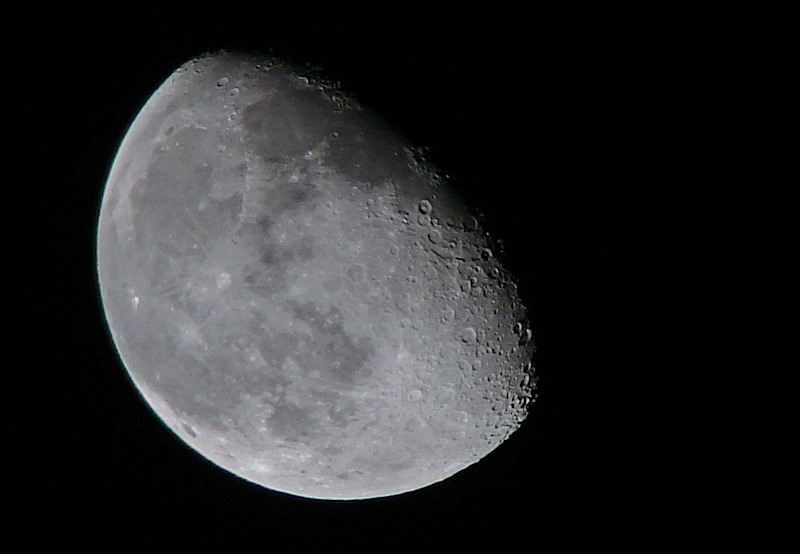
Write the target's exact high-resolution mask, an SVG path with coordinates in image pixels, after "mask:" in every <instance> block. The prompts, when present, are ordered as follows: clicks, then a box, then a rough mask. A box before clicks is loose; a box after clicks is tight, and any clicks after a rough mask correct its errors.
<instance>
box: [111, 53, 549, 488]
mask: <svg viewBox="0 0 800 554" xmlns="http://www.w3.org/2000/svg"><path fill="white" fill-rule="evenodd" d="M418 151H419V150H417V149H414V148H412V147H410V145H408V144H406V142H405V141H404V139H403V138H402V137H401V135H400V134H398V132H396V131H394V130H393V129H392V128H390V127H389V126H388V125H387V124H386V123H384V122H382V120H381V119H380V118H379V117H377V116H376V115H375V114H373V113H372V112H370V111H369V110H367V109H366V108H364V107H361V106H359V105H358V104H357V103H356V102H355V101H354V100H352V99H349V98H348V97H347V96H346V95H344V94H342V93H341V92H340V91H339V89H338V87H337V86H335V85H334V84H331V83H330V82H327V81H324V80H322V79H319V78H317V77H315V76H314V75H311V74H309V72H308V71H307V70H304V68H297V67H294V66H291V65H289V64H286V63H283V62H281V61H278V60H275V59H269V58H264V57H260V56H255V55H248V54H240V53H230V52H218V53H215V54H208V55H204V56H201V57H198V58H196V59H193V60H191V61H189V62H187V63H186V64H184V65H183V66H181V67H180V68H179V69H177V70H176V71H175V72H174V73H173V74H172V75H171V76H170V77H169V78H168V79H167V80H166V81H165V82H164V83H163V84H162V85H161V86H160V87H159V88H158V89H157V90H156V91H155V92H154V93H153V95H152V97H151V98H150V99H149V100H148V101H147V103H146V104H145V106H144V107H143V108H142V110H141V112H140V113H139V114H138V116H137V117H136V119H135V120H134V122H133V123H132V125H131V126H130V128H129V130H128V131H127V133H126V135H125V137H124V139H123V141H122V144H121V145H120V148H119V151H118V153H117V155H116V158H115V160H114V163H113V165H112V168H111V171H110V174H109V177H108V182H107V184H106V188H105V192H104V196H103V200H102V206H101V211H100V218H99V225H98V232H97V262H98V275H99V283H100V291H101V296H102V301H103V306H104V310H105V315H106V319H107V322H108V325H109V328H110V331H111V334H112V337H113V340H114V343H115V345H116V348H117V350H118V352H119V354H120V358H121V359H122V362H123V364H124V366H125V368H126V369H127V371H128V373H129V375H130V377H131V379H132V381H133V383H134V384H135V386H136V388H137V389H138V390H139V392H140V393H141V395H142V396H143V397H144V399H145V400H146V402H147V403H148V404H149V406H150V407H151V408H152V410H153V411H154V412H155V413H156V414H157V415H158V417H159V418H160V419H161V420H162V421H163V422H164V423H165V424H166V425H167V426H168V427H169V428H170V429H171V430H172V431H173V432H174V433H176V434H177V435H178V436H179V437H180V438H181V439H182V440H183V441H185V442H186V443H187V444H188V445H189V446H190V447H191V448H193V449H194V450H196V451H197V452H199V453H200V454H201V455H203V456H204V457H206V458H207V459H209V460H211V461H212V462H214V463H215V464H216V465H218V466H220V467H221V468H224V469H226V470H228V471H230V472H232V473H234V474H235V475H238V476H240V477H242V478H244V479H247V480H249V481H252V482H254V483H257V484H259V485H262V486H264V487H267V488H269V489H272V490H275V491H282V492H286V493H290V494H294V495H299V496H304V497H310V498H323V499H361V498H372V497H379V496H388V495H393V494H399V493H402V492H406V491H412V490H415V489H419V488H421V487H425V486H427V485H430V484H432V483H435V482H438V481H441V480H443V479H445V478H447V477H449V476H451V475H453V474H454V473H456V472H458V471H460V470H461V469H463V468H465V467H467V466H469V465H471V464H473V463H475V462H477V461H478V460H480V459H481V458H483V457H484V456H486V455H487V454H488V453H489V452H491V451H492V450H493V449H495V448H496V447H497V446H498V445H499V444H501V443H502V442H503V441H504V440H505V439H506V438H507V437H508V436H509V435H510V434H511V433H512V432H513V431H514V430H515V429H517V428H518V427H519V425H520V423H521V422H522V420H523V419H524V418H525V416H526V414H527V410H528V405H529V403H530V401H531V400H532V399H533V398H534V397H535V385H534V382H535V377H534V376H533V375H532V372H533V370H532V366H531V363H530V360H531V356H532V351H533V344H532V341H531V340H530V339H531V331H530V328H529V326H528V323H527V322H528V319H527V314H526V311H525V308H524V307H523V305H522V303H521V301H520V297H519V294H518V292H517V287H516V285H515V282H514V280H513V279H512V278H511V276H509V275H508V274H507V272H506V270H505V269H504V268H503V267H502V266H501V264H500V263H499V261H498V260H497V258H496V256H495V255H494V254H493V252H492V242H491V239H490V237H488V235H487V234H486V232H485V231H484V230H483V228H482V226H481V224H480V223H479V222H478V220H477V219H476V218H475V217H473V215H472V212H471V211H470V210H469V209H468V208H467V207H466V206H465V205H464V203H463V201H462V200H461V198H460V197H459V195H458V194H457V193H456V192H455V191H454V190H453V188H452V187H451V186H450V185H448V183H447V182H446V180H444V179H442V178H441V177H440V175H439V174H438V173H437V171H436V169H435V168H433V167H431V166H430V165H429V164H427V163H425V161H424V159H421V158H420V156H419V155H418V154H417V153H418Z"/></svg>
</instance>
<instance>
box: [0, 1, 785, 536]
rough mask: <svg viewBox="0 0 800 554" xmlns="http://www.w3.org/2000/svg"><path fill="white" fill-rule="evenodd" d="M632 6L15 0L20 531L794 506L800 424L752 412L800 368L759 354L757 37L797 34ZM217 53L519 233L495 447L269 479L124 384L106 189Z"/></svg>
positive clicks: (576, 518) (627, 529) (681, 9)
mask: <svg viewBox="0 0 800 554" xmlns="http://www.w3.org/2000/svg"><path fill="white" fill-rule="evenodd" d="M642 4H646V6H642V7H639V8H638V9H635V10H630V9H625V10H623V9H618V10H615V9H612V8H606V7H599V6H596V5H595V6H593V7H590V8H587V7H585V6H580V7H578V6H577V5H574V6H566V5H565V4H563V3H560V2H540V3H537V4H535V6H534V7H533V8H532V10H531V11H529V12H528V11H525V12H522V11H517V10H513V9H510V8H509V9H505V10H503V9H499V8H493V9H488V8H486V7H482V8H463V7H461V8H459V9H458V10H454V11H452V12H445V11H442V10H436V11H432V10H431V9H430V8H428V9H423V10H419V9H416V8H412V7H410V6H403V5H394V6H391V7H385V8H382V9H381V10H380V12H379V11H378V9H377V8H376V10H375V12H374V13H373V12H365V11H361V10H357V9H354V8H341V7H335V6H329V7H328V8H326V9H325V10H324V11H319V10H317V9H315V8H312V7H311V6H308V7H305V6H297V7H295V8H294V9H289V8H286V9H283V8H279V7H276V6H274V5H273V6H269V7H265V8H259V9H254V8H246V9H245V8H240V7H238V6H236V5H234V4H231V6H230V7H222V12H221V13H219V14H216V15H214V16H205V15H203V14H202V13H197V12H199V11H200V8H199V7H198V9H197V10H195V11H194V12H192V13H191V14H188V15H187V14H186V13H185V12H184V13H182V12H179V11H177V10H175V11H174V12H170V13H167V12H149V11H148V12H145V11H144V10H142V11H141V12H139V11H136V10H133V9H129V10H120V11H117V12H115V13H110V12H109V13H102V12H91V13H90V12H88V10H87V12H86V13H77V12H75V11H74V9H72V8H71V9H70V10H71V11H69V12H67V11H65V12H64V13H54V12H48V13H47V14H34V15H31V16H30V17H20V18H19V19H18V20H16V19H13V18H12V22H11V26H13V27H15V28H16V29H17V30H19V31H22V33H21V34H22V37H23V38H21V39H16V41H15V42H14V45H13V46H14V49H13V50H8V51H13V52H14V53H15V54H14V56H12V57H13V58H14V59H13V60H12V61H10V62H9V64H8V65H7V76H6V78H7V80H6V87H7V88H8V89H10V91H11V92H12V95H11V99H10V100H9V101H7V103H6V107H7V108H8V110H9V112H10V114H11V119H10V123H9V124H8V125H9V127H8V132H9V133H13V134H15V136H18V137H22V139H23V140H21V141H15V144H14V146H13V147H12V148H11V150H10V151H9V152H8V153H9V154H10V157H11V158H12V161H13V162H14V169H15V171H14V173H12V178H14V179H17V182H18V183H19V187H20V189H21V191H22V192H21V194H22V196H21V197H20V200H19V201H18V202H17V201H15V202H10V205H9V206H8V207H7V209H8V210H9V211H11V212H16V211H17V210H16V208H17V206H20V209H19V212H20V213H19V214H16V213H15V214H12V215H14V216H15V217H14V218H9V221H12V220H14V221H16V216H23V217H22V219H21V220H20V221H24V224H23V223H15V224H13V225H12V226H11V227H10V228H9V231H8V233H7V236H10V237H12V241H11V242H12V243H15V244H17V245H19V244H25V245H27V246H26V247H23V248H21V249H20V250H19V253H17V252H16V251H15V252H14V253H13V255H14V256H15V258H13V259H12V262H13V264H14V267H19V268H22V269H21V270H20V271H18V272H15V273H13V274H12V278H13V279H15V280H16V281H15V282H18V284H19V286H18V287H16V288H10V289H8V290H7V291H6V293H5V294H6V295H7V298H6V300H7V303H8V305H12V306H20V307H21V309H20V310H19V312H20V313H19V315H18V317H17V321H19V322H20V324H19V325H16V326H15V331H14V333H15V334H13V335H11V338H10V339H9V342H10V343H12V346H14V345H20V344H24V345H29V344H30V346H26V348H25V349H24V353H25V355H23V356H20V357H18V358H17V359H18V360H19V361H18V362H17V363H16V364H13V365H14V367H17V368H18V371H19V372H22V374H23V376H22V379H21V382H20V383H17V382H16V380H14V381H12V385H11V388H12V390H13V398H12V402H11V407H12V410H13V411H14V412H15V413H17V414H19V415H18V417H16V418H15V419H13V420H12V423H11V425H12V427H13V428H14V437H15V443H16V444H17V445H18V446H15V448H14V450H15V452H13V453H10V454H9V455H10V456H11V457H13V458H15V459H16V461H17V462H19V463H20V465H21V467H20V470H19V473H18V475H19V480H20V481H22V482H23V488H24V489H25V491H26V493H25V495H24V496H23V497H22V498H21V499H20V501H19V506H20V507H19V509H18V514H17V515H18V517H19V519H20V525H19V528H20V529H25V530H27V531H26V532H27V533H28V535H27V536H28V537H29V538H33V539H38V540H48V539H49V538H52V537H51V536H48V535H47V534H45V533H41V532H37V531H36V530H37V529H38V530H41V529H45V528H46V529H50V530H52V533H53V535H55V536H58V537H60V540H64V541H67V542H69V541H71V540H74V541H76V544H82V541H91V540H95V539H97V537H98V536H100V534H101V532H102V534H106V533H108V534H109V536H110V537H112V544H115V543H119V544H122V543H125V542H131V543H141V544H154V545H155V544H158V543H157V541H156V540H155V539H154V538H153V534H154V533H155V531H156V530H160V531H162V532H166V533H167V534H169V535H171V536H172V537H173V538H174V539H177V540H178V541H181V540H188V538H193V539H197V538H201V539H202V540H203V541H206V540H208V541H211V540H213V539H216V540H218V541H220V544H227V545H230V546H231V547H232V548H234V551H236V550H239V547H238V546H237V545H239V544H241V545H246V547H245V546H242V548H243V550H242V551H252V550H249V549H247V548H253V547H255V546H260V547H263V548H264V549H267V548H274V549H276V550H277V551H286V549H287V545H290V544H293V545H295V547H296V548H297V549H299V550H300V551H302V550H303V545H306V546H316V547H326V548H333V549H334V550H335V549H336V548H338V547H339V546H340V545H342V544H358V545H361V546H363V547H364V548H372V549H374V548H377V547H378V545H381V544H386V541H388V543H389V544H394V543H397V544H398V545H404V547H405V548H408V547H411V548H416V549H417V550H419V551H429V549H430V548H431V547H432V545H433V544H443V545H447V544H451V545H456V544H458V545H461V544H470V543H477V542H479V541H484V540H485V541H488V543H494V545H495V546H494V547H495V548H498V547H501V548H503V549H505V548H511V547H513V548H514V549H515V550H517V551H520V550H518V549H519V548H522V549H523V550H521V551H525V550H527V549H530V550H531V551H534V550H535V549H536V548H539V547H541V548H544V549H545V550H551V549H552V547H554V546H555V547H561V548H564V549H566V550H572V551H575V549H576V548H577V549H580V548H583V549H584V550H583V551H585V550H586V547H589V549H590V550H591V549H592V548H591V545H600V544H602V543H605V542H606V541H610V544H618V545H622V544H632V545H637V546H638V547H639V548H642V549H646V548H650V547H655V546H657V545H661V544H669V545H672V546H677V545H686V546H689V545H691V544H693V542H694V541H696V540H700V541H702V544H719V541H723V542H726V541H731V544H745V543H748V542H752V543H753V544H758V542H757V541H760V540H764V537H766V536H774V535H775V533H774V527H773V526H774V524H775V521H776V514H779V513H790V512H791V510H790V508H789V504H788V502H785V501H784V500H785V499H783V497H779V496H777V495H778V494H779V493H780V492H781V490H782V489H783V488H784V487H785V485H786V482H785V481H784V480H783V477H782V476H781V475H782V474H781V473H780V468H781V465H780V463H776V462H775V461H774V460H779V459H781V456H782V454H783V452H784V450H785V448H786V447H785V446H784V444H785V442H786V439H785V438H782V432H781V431H776V427H775V426H770V425H767V424H763V425H762V424H760V423H756V422H755V416H756V415H757V413H756V412H758V411H759V409H758V408H757V407H756V404H757V403H758V402H761V401H764V402H766V403H767V404H770V405H776V404H782V403H786V402H788V398H789V390H788V389H782V388H781V387H779V386H778V384H777V381H776V380H774V378H773V377H772V376H771V374H770V373H769V372H768V371H766V370H765V369H764V367H765V366H769V367H770V368H772V369H776V368H780V367H782V365H781V364H785V363H786V362H785V360H782V359H779V358H777V357H771V356H772V355H773V353H774V352H775V350H776V348H775V346H776V345H777V344H778V343H780V342H782V341H783V340H784V338H785V337H787V336H788V334H785V335H780V334H775V333H774V332H770V333H767V332H765V331H764V326H765V325H766V323H767V322H769V321H771V320H772V318H773V314H774V312H773V311H770V309H772V308H771V306H773V304H772V302H774V300H772V299H771V298H772V297H768V296H769V294H770V293H775V292H778V294H779V296H780V294H782V291H783V290H784V289H782V288H781V287H783V286H784V284H783V282H782V281H780V280H775V279H773V278H772V277H771V275H772V274H780V273H781V272H782V271H783V270H784V267H785V266H787V265H788V253H787V252H786V251H781V250H778V249H777V248H776V247H775V246H774V243H773V241H772V239H773V237H774V236H776V235H778V234H780V233H781V232H782V231H783V228H782V227H781V226H782V223H781V222H780V221H779V219H778V218H777V217H774V215H776V214H777V212H778V211H779V210H778V208H779V207H780V204H781V203H782V202H783V200H782V196H781V194H782V190H781V186H783V182H782V181H781V180H780V178H779V177H778V176H777V175H775V174H773V173H771V170H772V168H774V166H775V164H774V161H775V160H774V159H773V158H774V157H775V156H777V155H778V154H777V153H776V152H775V151H773V150H772V149H770V148H764V144H765V142H766V141H769V140H775V136H774V133H775V130H776V129H777V127H778V124H779V121H780V120H781V111H780V109H779V108H778V107H777V105H778V104H779V103H780V101H781V98H779V97H778V96H775V95H776V94H778V93H777V91H779V90H780V88H781V86H782V85H781V80H782V79H781V78H780V74H778V76H776V75H775V74H774V73H772V72H771V71H770V69H769V68H768V64H766V63H764V59H765V58H767V59H768V58H770V56H771V55H772V52H773V50H776V49H778V50H779V49H780V48H779V46H780V44H779V41H780V40H781V37H780V36H778V35H771V36H768V37H767V38H764V37H763V36H761V35H759V34H757V31H758V30H761V29H762V26H763V25H762V17H761V15H760V14H759V13H758V12H755V11H754V12H746V11H745V10H742V9H738V11H736V10H733V9H729V8H726V11H724V13H723V11H722V10H718V9H716V8H714V7H712V6H711V3H706V4H707V7H704V8H700V7H698V6H697V5H695V3H681V2H675V3H671V4H669V7H668V8H663V9H661V8H656V7H654V6H653V5H652V4H650V3H642ZM734 11H736V13H733V12H734ZM220 48H238V49H244V50H248V49H256V50H261V51H267V52H269V51H272V52H273V53H274V54H275V55H277V56H282V57H289V58H291V59H293V60H294V61H296V62H300V63H310V64H313V65H317V66H321V67H322V68H323V69H324V70H325V71H326V72H327V74H328V75H329V76H330V77H331V78H333V79H335V80H338V81H340V82H341V83H342V86H343V87H344V88H345V89H346V90H349V91H352V92H353V93H355V95H356V96H357V98H358V99H359V100H360V101H361V102H362V103H363V104H365V105H368V106H370V107H372V108H374V109H375V110H377V111H378V112H380V113H382V114H383V115H384V116H385V117H386V118H387V119H388V120H389V121H391V122H394V123H396V124H397V125H398V126H399V127H400V128H401V130H403V131H404V132H405V133H406V134H407V135H408V136H409V137H410V138H411V139H412V140H413V141H414V142H416V143H418V144H421V145H427V146H429V147H430V148H431V158H432V160H433V161H434V162H436V163H438V164H439V165H440V167H442V169H443V170H444V171H445V172H447V173H449V174H452V175H453V176H455V179H456V180H455V181H454V186H457V187H459V189H460V190H462V191H463V193H464V194H465V195H466V196H467V197H468V198H469V199H470V200H471V201H472V202H473V203H474V204H475V205H477V206H479V207H480V209H481V210H482V211H483V212H484V214H485V216H486V220H487V223H488V224H489V226H490V228H492V229H493V230H494V231H495V233H496V235H497V236H499V237H500V238H502V239H503V240H504V241H505V244H506V255H507V260H508V262H507V263H508V265H509V267H510V268H511V269H512V270H513V271H514V272H515V273H516V274H517V275H518V277H519V280H520V288H521V290H522V293H523V295H524V297H525V299H526V301H527V303H528V306H529V308H530V312H531V318H532V321H533V324H534V330H535V338H536V342H537V345H538V354H537V358H536V365H537V367H538V372H539V375H540V387H541V390H540V397H539V402H538V403H537V404H536V405H534V407H533V409H532V414H531V416H530V417H529V419H528V421H527V422H526V423H525V425H524V426H523V427H522V429H521V430H519V431H518V432H517V433H515V434H514V435H513V436H512V438H511V439H510V440H509V441H508V442H507V443H506V444H504V445H502V446H501V447H500V448H499V449H498V450H497V451H495V452H494V453H492V454H491V455H490V456H489V457H487V458H486V459H485V460H483V461H482V462H481V463H480V464H477V465H475V466H473V467H471V468H468V469H467V470H465V471H463V472H461V473H459V474H457V475H456V476H454V477H452V478H451V479H448V480H446V481H445V482H442V483H440V484H437V485H434V486H431V487H428V488H426V489H423V490H420V491H416V492H413V493H409V494H406V495H402V496H398V497H392V498H387V499H381V500H376V501H369V502H354V503H336V502H318V501H311V500H306V499H300V498H294V497H290V496H287V495H283V494H278V493H272V492H270V491H266V490H264V489H261V488H259V487H257V486H255V485H251V484H249V483H246V482H244V481H242V480H240V479H238V478H236V477H234V476H232V475H229V474H227V473H225V472H222V471H220V470H218V469H217V468H215V467H214V466H213V465H211V464H210V463H208V462H206V461H205V460H203V459H202V458H200V457H199V456H198V455H196V454H195V453H194V452H192V451H191V450H189V449H188V448H187V447H185V446H184V445H183V444H182V443H181V442H180V441H179V440H178V439H177V438H176V437H174V436H173V435H171V434H170V432H169V431H167V430H166V429H165V428H164V427H163V426H162V425H161V424H160V423H159V422H158V420H157V419H156V418H155V417H154V416H153V415H152V414H151V413H150V412H149V411H148V409H147V408H146V407H145V405H144V404H143V402H142V401H141V400H140V398H139V396H138V395H137V393H136V391H135V389H134V388H133V387H132V385H131V384H130V382H129V381H128V379H127V377H126V375H125V373H124V370H123V368H122V367H121V365H120V363H119V361H118V359H117V357H116V354H115V351H114V348H113V346H112V344H111V342H110V338H109V335H108V332H107V330H106V327H105V322H104V320H103V316H102V311H101V307H100V306H99V298H98V293H97V288H96V281H95V275H94V265H93V264H94V244H93V240H94V236H93V235H94V229H95V224H96V216H97V210H98V207H99V200H100V195H101V193H102V187H103V185H104V181H105V177H106V174H107V171H108V169H109V167H110V163H111V161H112V159H113V156H114V153H115V151H116V148H117V146H118V144H119V141H120V140H121V139H122V136H123V134H124V132H125V130H126V128H127V126H128V125H129V123H130V122H131V121H132V119H133V118H134V117H135V115H136V113H137V111H138V109H139V108H140V107H141V105H142V104H143V103H144V102H145V101H146V100H147V98H148V97H149V95H150V94H151V93H152V91H153V90H154V89H155V88H156V87H157V86H158V85H159V84H160V83H161V82H162V81H163V80H164V79H165V78H166V77H167V76H168V75H169V74H170V73H171V72H172V71H173V70H174V69H175V68H176V67H177V66H178V65H180V64H181V63H183V62H185V61H187V60H188V59H189V58H191V57H192V56H195V55H198V54H200V53H203V52H206V51H215V50H218V49H220ZM765 93H768V94H765ZM763 97H769V98H770V100H768V101H767V100H763V99H762V98H763ZM17 150H19V151H17ZM17 169H18V171H16V170H17ZM752 175H758V176H759V178H758V179H757V180H753V179H752V178H751V176H752ZM9 186H13V187H14V188H16V187H17V185H15V184H13V183H12V184H10V185H9ZM22 212H24V214H23V213H22ZM31 214H34V215H31ZM795 251H796V249H795ZM54 266H55V269H54ZM42 290H44V291H46V293H45V294H42V292H41V291H42ZM16 291H20V292H19V294H18V293H17V292H16ZM778 303H779V302H778ZM765 306H767V308H769V309H768V310H767V311H766V312H764V311H763V308H764V307H765ZM774 310H778V306H777V304H776V305H775V307H774ZM16 333H19V337H17V335H16ZM784 333H785V332H784ZM15 372H16V371H15ZM754 381H755V382H756V383H760V384H761V385H767V386H766V387H764V388H761V387H756V386H755V384H754ZM17 437H18V438H17ZM15 478H16V475H15ZM777 498H781V500H777ZM795 514H796V512H795ZM693 537H701V538H700V539H693ZM142 541H144V542H142ZM150 541H153V542H150ZM695 544H697V543H696V542H695Z"/></svg>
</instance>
